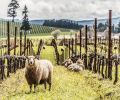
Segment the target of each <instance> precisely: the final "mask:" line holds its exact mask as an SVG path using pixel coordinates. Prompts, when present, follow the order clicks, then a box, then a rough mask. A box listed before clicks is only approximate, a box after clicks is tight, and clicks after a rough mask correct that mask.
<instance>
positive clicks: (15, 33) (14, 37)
mask: <svg viewBox="0 0 120 100" xmlns="http://www.w3.org/2000/svg"><path fill="white" fill-rule="evenodd" d="M16 35H17V27H15V37H14V55H16Z"/></svg>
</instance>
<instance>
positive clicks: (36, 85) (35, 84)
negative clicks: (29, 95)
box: [34, 84, 37, 92]
mask: <svg viewBox="0 0 120 100" xmlns="http://www.w3.org/2000/svg"><path fill="white" fill-rule="evenodd" d="M36 86H37V85H36V84H34V92H36Z"/></svg>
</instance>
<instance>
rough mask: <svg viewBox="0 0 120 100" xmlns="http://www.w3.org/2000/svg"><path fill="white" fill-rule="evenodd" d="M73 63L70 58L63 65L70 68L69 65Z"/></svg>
mask: <svg viewBox="0 0 120 100" xmlns="http://www.w3.org/2000/svg"><path fill="white" fill-rule="evenodd" d="M72 63H73V61H72V60H71V59H70V58H68V59H66V60H65V61H64V62H63V65H64V66H65V67H68V66H69V65H71V64H72Z"/></svg>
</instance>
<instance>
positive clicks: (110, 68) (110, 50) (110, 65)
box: [108, 10, 112, 80]
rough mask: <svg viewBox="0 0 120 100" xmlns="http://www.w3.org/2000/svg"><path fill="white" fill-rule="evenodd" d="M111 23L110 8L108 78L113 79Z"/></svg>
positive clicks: (110, 13) (110, 11)
mask: <svg viewBox="0 0 120 100" xmlns="http://www.w3.org/2000/svg"><path fill="white" fill-rule="evenodd" d="M111 25H112V10H109V32H108V36H109V40H108V78H109V79H110V80H112V64H111V63H112V62H111V54H112V39H111V32H112V31H111Z"/></svg>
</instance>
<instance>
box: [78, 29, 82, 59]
mask: <svg viewBox="0 0 120 100" xmlns="http://www.w3.org/2000/svg"><path fill="white" fill-rule="evenodd" d="M79 36H80V58H81V48H82V32H81V29H80V35H79Z"/></svg>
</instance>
